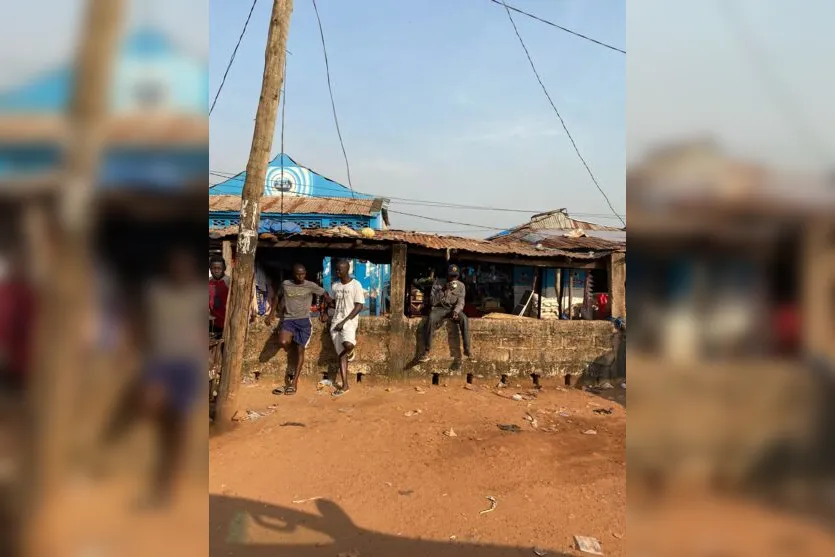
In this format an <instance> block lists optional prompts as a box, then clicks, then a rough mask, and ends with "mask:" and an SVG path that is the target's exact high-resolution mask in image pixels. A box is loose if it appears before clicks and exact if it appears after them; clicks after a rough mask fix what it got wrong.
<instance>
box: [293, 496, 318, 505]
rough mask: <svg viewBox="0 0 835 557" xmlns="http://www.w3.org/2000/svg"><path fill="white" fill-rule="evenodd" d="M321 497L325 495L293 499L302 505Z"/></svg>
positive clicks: (295, 502)
mask: <svg viewBox="0 0 835 557" xmlns="http://www.w3.org/2000/svg"><path fill="white" fill-rule="evenodd" d="M319 499H323V497H308V498H307V499H296V500H295V501H293V503H294V504H296V505H301V504H302V503H310V502H311V501H318V500H319Z"/></svg>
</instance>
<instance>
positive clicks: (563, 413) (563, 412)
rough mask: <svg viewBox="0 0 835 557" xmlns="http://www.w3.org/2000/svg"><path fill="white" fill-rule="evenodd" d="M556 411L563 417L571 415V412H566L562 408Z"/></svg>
mask: <svg viewBox="0 0 835 557" xmlns="http://www.w3.org/2000/svg"><path fill="white" fill-rule="evenodd" d="M557 413H558V414H559V415H560V416H562V417H563V418H570V417H571V414H569V413H568V412H566V411H564V410H563V411H561V412H557Z"/></svg>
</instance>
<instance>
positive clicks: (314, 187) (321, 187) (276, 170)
mask: <svg viewBox="0 0 835 557" xmlns="http://www.w3.org/2000/svg"><path fill="white" fill-rule="evenodd" d="M245 181H246V172H245V171H244V172H241V173H240V174H237V175H235V176H233V177H232V178H229V179H227V180H224V181H223V182H220V183H218V184H215V185H214V186H212V187H211V189H210V190H209V195H236V196H239V195H241V192H242V190H243V187H244V182H245ZM282 188H283V189H284V193H293V194H296V195H301V196H310V197H353V198H355V199H374V196H373V195H368V194H364V193H356V192H354V193H353V194H352V193H351V189H350V188H348V187H347V186H343V185H342V184H340V183H339V182H336V181H334V180H331V179H330V178H326V177H325V176H322V175H321V174H318V173H316V172H314V171H312V170H310V169H309V168H307V167H304V166H301V165H299V164H298V163H296V161H294V160H293V159H291V158H290V157H289V156H288V155H287V154H285V153H280V154H279V155H277V156H276V157H275V158H274V159H273V160H271V161H270V163H269V166H268V167H267V177H266V180H265V185H264V195H265V196H277V195H281V192H282Z"/></svg>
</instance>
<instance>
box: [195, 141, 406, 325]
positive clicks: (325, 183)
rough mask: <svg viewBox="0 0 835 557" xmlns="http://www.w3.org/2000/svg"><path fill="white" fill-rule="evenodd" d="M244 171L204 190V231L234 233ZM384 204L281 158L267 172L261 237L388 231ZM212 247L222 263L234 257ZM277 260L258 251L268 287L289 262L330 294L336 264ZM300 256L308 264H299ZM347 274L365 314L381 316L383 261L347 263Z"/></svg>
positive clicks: (386, 277) (387, 272)
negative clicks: (360, 292) (206, 225)
mask: <svg viewBox="0 0 835 557" xmlns="http://www.w3.org/2000/svg"><path fill="white" fill-rule="evenodd" d="M245 181H246V172H241V173H239V174H237V175H235V176H232V177H230V178H228V179H226V180H224V181H222V182H219V183H217V184H214V185H212V186H211V187H210V188H209V229H210V231H211V230H212V229H214V230H220V229H229V228H230V227H232V228H234V227H237V225H238V224H239V222H240V208H241V193H242V190H243V186H244V182H245ZM388 204H389V200H388V199H384V198H380V197H374V196H373V195H367V194H363V193H356V192H353V191H351V189H350V188H348V187H346V186H344V185H342V184H340V183H338V182H336V181H334V180H331V179H330V178H326V177H325V176H322V175H321V174H319V173H317V172H315V171H313V170H311V169H309V168H307V167H304V166H301V165H299V164H298V163H296V161H294V160H293V159H291V158H290V157H289V156H288V155H286V154H284V153H280V154H279V155H278V156H276V157H275V158H274V159H273V160H272V161H270V163H269V165H268V167H267V175H266V178H265V183H264V197H263V198H262V200H261V220H260V230H259V231H260V232H261V233H282V232H286V233H298V232H301V231H303V230H311V229H322V228H323V229H329V228H337V227H343V228H347V229H351V230H353V231H360V230H362V229H364V228H371V229H372V230H386V229H387V228H388V227H389V218H388ZM217 243H218V242H214V244H215V246H214V250H215V251H217V252H219V253H223V254H224V257H225V258H227V259H233V258H234V253H233V251H234V248H233V246H232V245H231V242H229V241H228V240H227V247H226V249H223V247H222V246H218V245H217ZM286 253H287V252H286V250H285V251H284V254H285V257H281V254H280V253H275V252H274V250H266V251H265V250H259V252H258V259H259V261H258V263H259V265H260V266H261V267H262V268H263V269H264V270H265V272H266V273H267V274H268V275H270V278H271V279H272V281H273V282H280V281H282V280H284V278H289V277H290V273H291V269H292V266H293V264H294V263H298V262H301V263H304V264H305V266H306V267H307V268H308V270H309V272H311V273H312V274H313V275H316V276H311V277H310V278H313V279H317V280H319V281H320V282H321V284H322V286H323V287H324V288H325V289H328V290H329V289H330V286H331V282H332V280H333V277H334V276H335V273H336V269H335V264H336V260H335V259H333V258H332V257H330V256H325V257H319V258H318V259H316V256H314V255H312V254H310V253H308V254H306V255H304V256H303V255H302V254H299V255H297V256H295V257H294V258H293V259H292V260H291V259H288V258H287V257H286ZM299 257H302V258H303V259H309V260H305V261H302V260H299ZM350 263H351V272H352V273H353V275H354V276H355V277H356V279H357V280H358V281H359V282H360V284H362V286H363V289H364V290H365V295H366V299H368V300H369V301H370V303H369V304H368V305H367V306H366V308H365V309H364V310H363V312H364V314H365V315H368V314H369V313H370V314H372V315H379V314H380V313H382V312H383V311H384V307H385V303H384V299H385V298H386V297H387V296H388V294H387V292H388V288H389V283H390V280H391V265H390V264H389V263H388V262H382V261H377V262H374V261H370V260H367V259H350Z"/></svg>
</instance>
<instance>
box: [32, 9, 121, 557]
mask: <svg viewBox="0 0 835 557" xmlns="http://www.w3.org/2000/svg"><path fill="white" fill-rule="evenodd" d="M124 4H125V2H124V1H123V0H89V1H88V4H87V13H86V20H85V22H84V27H83V29H82V30H81V33H80V34H79V36H80V37H81V44H80V48H79V51H78V58H77V64H76V67H75V68H74V80H73V81H74V91H73V97H72V102H71V105H70V108H69V114H68V122H67V123H68V125H69V130H68V131H69V139H68V141H67V143H66V152H65V155H64V160H63V173H64V175H63V179H62V183H61V188H60V189H59V190H58V193H57V198H56V201H57V206H56V208H57V212H56V214H54V215H52V217H53V218H51V219H50V222H44V221H41V222H40V223H37V224H35V226H39V225H40V226H47V227H49V229H48V230H40V231H33V233H35V232H37V235H38V236H39V237H41V238H47V239H48V242H49V244H50V245H49V248H48V250H47V251H48V253H47V254H46V257H44V260H43V265H44V271H45V273H46V275H47V276H50V277H52V278H53V279H55V277H60V280H47V281H45V282H44V283H43V288H41V289H39V293H38V295H39V300H38V310H37V311H38V315H37V329H36V331H35V332H34V337H35V338H34V342H35V350H34V361H33V374H32V388H31V396H32V399H31V400H32V402H33V412H32V419H33V420H34V422H33V428H34V432H33V433H34V435H33V436H32V443H33V447H32V448H33V453H32V454H31V456H32V457H33V458H32V461H31V463H30V466H29V468H28V469H27V470H28V473H29V478H28V479H29V480H30V481H31V484H30V485H29V488H30V489H31V491H30V493H29V495H30V496H31V499H30V500H29V502H30V503H31V505H32V506H31V507H30V508H29V509H28V510H29V511H30V512H32V513H33V514H32V515H31V516H29V517H28V518H29V519H30V523H29V525H28V526H29V528H27V531H26V532H24V536H25V538H24V540H23V543H24V544H25V545H26V548H27V550H28V551H29V552H32V553H38V552H40V554H43V555H48V554H52V553H54V552H55V551H53V550H52V549H55V550H57V547H53V548H52V549H47V548H50V547H51V546H49V545H48V544H51V543H56V544H59V546H60V541H59V540H52V539H51V537H52V536H51V535H50V534H49V533H48V532H45V531H44V530H43V528H47V527H48V525H49V524H50V523H51V521H50V518H49V515H50V513H51V512H52V510H51V505H50V503H51V501H52V500H51V498H52V497H60V496H58V495H56V493H60V488H61V485H62V483H63V480H64V479H65V477H64V476H65V473H66V468H67V464H68V463H67V461H68V457H69V455H68V452H69V449H70V448H71V443H72V442H73V440H74V438H75V435H74V434H75V428H76V427H77V424H76V421H75V420H74V419H73V410H74V408H73V405H74V404H75V403H76V402H77V399H78V397H77V396H76V385H77V383H78V378H79V376H80V375H81V373H82V371H84V370H85V369H84V366H85V365H86V364H87V363H88V362H86V361H85V357H86V356H87V355H88V354H89V351H88V350H87V346H85V345H87V344H89V341H90V340H91V338H90V332H91V330H92V326H93V317H94V316H93V306H92V301H93V298H92V295H93V293H92V291H91V284H92V281H91V280H90V277H91V275H92V264H91V254H90V232H91V226H92V225H93V221H94V216H95V215H94V214H93V210H92V208H93V203H92V198H93V195H94V192H95V187H94V186H95V181H96V179H97V176H98V172H99V167H100V157H101V154H102V152H103V150H104V140H105V129H106V126H107V123H108V103H109V94H110V84H111V77H112V74H113V65H114V61H115V55H116V53H117V52H118V42H119V38H120V35H121V33H120V31H121V28H122V25H121V24H122V21H123V15H124V8H125V6H124ZM40 255H41V256H42V255H43V254H40ZM53 518H55V517H53ZM30 535H31V536H32V537H30ZM32 544H33V545H32ZM42 544H47V545H46V546H44V545H42Z"/></svg>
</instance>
